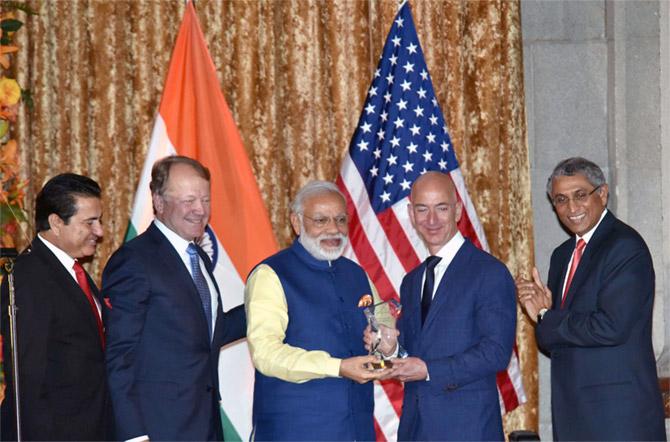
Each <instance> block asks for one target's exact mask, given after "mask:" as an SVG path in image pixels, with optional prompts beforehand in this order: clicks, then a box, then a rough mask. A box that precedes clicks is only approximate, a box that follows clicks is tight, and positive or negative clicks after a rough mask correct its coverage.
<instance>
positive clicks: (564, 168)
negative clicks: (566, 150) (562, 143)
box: [547, 157, 607, 197]
mask: <svg viewBox="0 0 670 442" xmlns="http://www.w3.org/2000/svg"><path fill="white" fill-rule="evenodd" d="M578 174H579V175H584V177H585V178H586V179H587V180H588V181H589V183H591V185H592V186H593V187H599V186H602V185H603V184H605V183H606V182H607V181H606V180H605V174H604V173H603V171H602V169H601V168H600V167H598V165H597V164H596V163H594V162H592V161H589V160H587V159H586V158H582V157H572V158H568V159H565V160H563V161H561V162H560V163H558V164H557V165H556V167H555V168H554V171H553V172H552V173H551V175H550V176H549V179H548V180H547V195H549V197H551V188H552V182H553V180H554V178H557V177H559V176H575V175H578Z"/></svg>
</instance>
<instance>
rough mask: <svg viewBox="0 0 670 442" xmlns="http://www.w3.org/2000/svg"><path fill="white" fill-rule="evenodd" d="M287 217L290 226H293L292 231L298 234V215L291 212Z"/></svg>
mask: <svg viewBox="0 0 670 442" xmlns="http://www.w3.org/2000/svg"><path fill="white" fill-rule="evenodd" d="M289 219H290V220H291V226H292V227H293V231H294V232H295V234H296V235H300V217H299V216H298V214H297V213H291V216H290V217H289Z"/></svg>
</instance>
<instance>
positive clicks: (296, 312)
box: [245, 181, 386, 440]
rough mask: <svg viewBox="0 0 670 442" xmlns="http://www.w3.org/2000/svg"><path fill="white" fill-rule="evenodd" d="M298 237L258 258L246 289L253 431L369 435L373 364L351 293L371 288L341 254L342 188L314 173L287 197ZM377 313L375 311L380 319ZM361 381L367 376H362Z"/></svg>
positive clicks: (344, 229)
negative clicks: (252, 371) (313, 177)
mask: <svg viewBox="0 0 670 442" xmlns="http://www.w3.org/2000/svg"><path fill="white" fill-rule="evenodd" d="M290 220H291V225H292V227H293V230H294V231H295V233H296V235H298V237H297V239H296V240H295V241H294V242H293V244H292V245H291V246H290V247H288V248H286V249H284V250H282V251H280V252H279V253H277V254H275V255H273V256H271V257H269V258H267V259H265V260H264V261H263V262H261V263H260V264H259V265H258V266H257V267H256V268H255V269H254V270H253V271H252V272H251V275H250V276H249V279H248V281H247V286H246V292H245V306H246V312H247V317H248V320H247V339H248V343H249V349H250V352H251V357H252V360H253V363H254V366H255V367H256V382H255V390H254V407H253V426H254V429H253V438H254V439H255V440H374V439H375V433H374V424H373V408H374V399H373V386H372V384H371V383H367V382H368V381H370V380H373V379H377V378H379V377H381V376H383V375H384V374H386V372H385V371H383V370H382V371H379V372H373V371H371V370H369V369H368V364H370V363H372V362H374V361H375V360H376V358H375V357H374V356H369V355H367V352H366V350H365V348H364V346H363V342H362V339H361V336H362V334H363V330H364V329H365V327H366V325H367V322H366V319H365V315H364V314H363V311H362V309H361V308H359V307H358V303H359V300H360V299H361V297H363V296H366V295H367V296H370V295H374V296H375V297H376V291H375V288H374V286H373V285H372V283H371V282H370V280H369V279H368V277H367V275H366V274H365V272H364V270H363V269H362V268H361V267H360V266H359V265H358V264H356V263H354V262H353V261H351V260H349V259H347V258H344V257H342V253H343V251H344V248H345V247H346V245H347V241H348V238H347V234H348V217H347V211H346V202H345V199H344V196H343V195H342V193H341V192H340V191H339V189H338V188H337V186H335V184H333V183H331V182H327V181H312V182H310V183H309V184H307V185H306V186H305V187H303V188H302V189H301V190H300V191H299V192H298V194H297V195H296V198H295V201H294V202H293V204H292V205H291V215H290ZM380 319H381V318H380ZM366 383H367V384H366Z"/></svg>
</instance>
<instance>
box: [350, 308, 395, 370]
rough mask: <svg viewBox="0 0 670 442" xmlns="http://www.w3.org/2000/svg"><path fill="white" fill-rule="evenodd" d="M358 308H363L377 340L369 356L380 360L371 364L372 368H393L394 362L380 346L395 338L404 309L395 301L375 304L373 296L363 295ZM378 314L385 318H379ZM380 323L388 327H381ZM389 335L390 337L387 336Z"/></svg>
mask: <svg viewBox="0 0 670 442" xmlns="http://www.w3.org/2000/svg"><path fill="white" fill-rule="evenodd" d="M358 306H359V307H362V308H363V314H364V315H365V318H366V319H367V320H368V324H369V325H370V330H371V331H372V332H373V333H374V334H375V340H374V342H373V343H372V346H371V347H370V351H369V354H371V355H375V356H378V357H379V358H380V359H379V361H378V362H374V363H372V364H371V365H372V368H373V369H374V370H382V369H384V368H391V367H392V366H393V362H391V360H390V358H388V357H386V356H385V355H384V354H383V353H382V352H381V351H380V350H379V345H380V344H381V342H382V339H392V338H394V337H395V320H396V318H397V317H398V316H399V315H400V311H401V309H402V306H401V304H400V303H399V302H398V301H396V300H395V299H389V300H388V301H381V302H378V303H376V304H374V303H373V299H372V296H371V295H363V296H361V299H360V300H359V301H358ZM378 309H379V310H378ZM381 309H386V311H380V310H381ZM377 314H379V316H380V317H382V316H383V317H384V318H383V319H380V318H378V316H377ZM380 323H381V324H382V325H385V326H386V327H384V328H382V327H380ZM387 334H388V336H386V335H387ZM391 335H393V336H391Z"/></svg>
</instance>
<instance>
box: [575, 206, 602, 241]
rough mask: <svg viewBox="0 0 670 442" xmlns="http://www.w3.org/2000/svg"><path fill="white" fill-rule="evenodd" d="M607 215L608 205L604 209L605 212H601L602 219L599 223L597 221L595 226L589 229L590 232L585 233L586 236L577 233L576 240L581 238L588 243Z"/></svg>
mask: <svg viewBox="0 0 670 442" xmlns="http://www.w3.org/2000/svg"><path fill="white" fill-rule="evenodd" d="M605 215H607V207H605V210H603V213H601V214H600V219H599V220H598V223H597V224H596V225H595V226H593V228H592V229H591V230H589V231H588V232H586V233H585V234H584V236H581V237H580V236H579V235H575V237H576V238H575V241H579V240H580V239H583V240H584V242H585V243H586V244H588V243H589V241H590V240H591V237H592V236H593V234H594V233H596V229H597V228H598V226H599V225H600V223H601V222H602V221H603V218H605ZM575 243H576V242H575Z"/></svg>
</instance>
